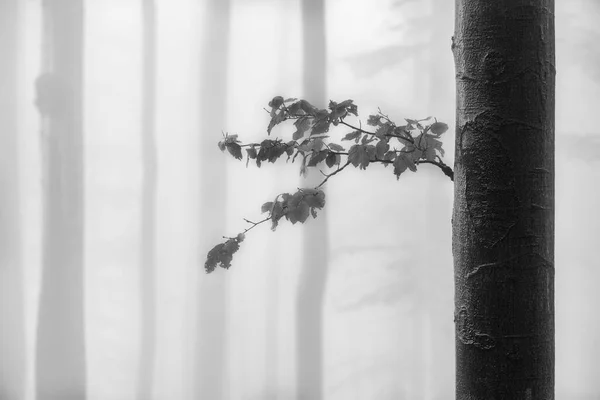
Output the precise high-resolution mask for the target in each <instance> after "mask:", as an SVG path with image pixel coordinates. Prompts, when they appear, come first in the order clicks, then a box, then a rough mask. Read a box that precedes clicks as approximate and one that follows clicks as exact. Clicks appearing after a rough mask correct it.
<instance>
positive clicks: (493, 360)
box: [452, 0, 555, 400]
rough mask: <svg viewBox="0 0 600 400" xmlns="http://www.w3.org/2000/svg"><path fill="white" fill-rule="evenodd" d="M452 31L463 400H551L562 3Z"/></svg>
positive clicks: (465, 0)
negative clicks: (558, 17) (557, 36)
mask: <svg viewBox="0 0 600 400" xmlns="http://www.w3.org/2000/svg"><path fill="white" fill-rule="evenodd" d="M455 29H456V30H455V37H454V42H453V46H452V47H453V51H454V56H455V63H456V83H457V126H456V162H455V170H454V181H455V194H454V196H455V198H454V214H453V255H454V260H455V261H454V262H455V289H456V291H455V316H454V317H455V323H456V399H457V400H474V399H477V400H500V399H528V400H536V399H539V400H542V399H544V400H550V399H554V83H555V64H554V1H553V0H507V1H488V0H457V2H456V28H455Z"/></svg>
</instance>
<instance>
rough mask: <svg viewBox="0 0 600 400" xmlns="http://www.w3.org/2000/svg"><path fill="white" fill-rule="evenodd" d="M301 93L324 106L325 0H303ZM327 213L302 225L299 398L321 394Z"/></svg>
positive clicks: (315, 174) (312, 177)
mask: <svg viewBox="0 0 600 400" xmlns="http://www.w3.org/2000/svg"><path fill="white" fill-rule="evenodd" d="M302 31H303V32H302V35H303V46H304V50H303V54H304V65H303V68H304V71H303V72H304V82H303V85H304V98H305V99H306V100H308V101H309V102H312V103H313V104H314V105H315V106H317V107H324V106H326V103H325V102H326V101H327V99H326V98H325V96H326V94H325V93H326V37H325V3H324V0H302ZM321 178H322V175H321V174H320V173H319V171H316V170H314V169H313V168H309V173H308V176H307V178H306V180H305V181H303V182H302V183H301V185H302V187H312V186H316V185H317V184H318V182H320V180H321ZM327 235H328V229H327V215H326V212H324V211H321V212H320V215H319V218H317V219H315V220H312V221H309V222H308V223H307V224H306V226H304V242H303V246H304V249H303V260H302V266H301V271H300V278H299V279H300V281H299V285H298V295H297V303H296V375H297V383H296V384H297V398H298V399H309V400H319V399H321V398H323V302H324V299H325V287H326V282H327V274H328V258H329V257H328V252H329V249H328V247H329V241H328V237H327Z"/></svg>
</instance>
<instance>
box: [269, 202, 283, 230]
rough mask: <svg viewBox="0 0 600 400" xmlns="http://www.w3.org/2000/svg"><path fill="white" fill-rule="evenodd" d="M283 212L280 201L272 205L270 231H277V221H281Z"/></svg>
mask: <svg viewBox="0 0 600 400" xmlns="http://www.w3.org/2000/svg"><path fill="white" fill-rule="evenodd" d="M283 215H284V212H283V205H282V204H281V202H280V201H276V202H275V204H273V208H272V209H271V230H272V231H275V229H277V224H278V223H279V220H280V219H281V217H283Z"/></svg>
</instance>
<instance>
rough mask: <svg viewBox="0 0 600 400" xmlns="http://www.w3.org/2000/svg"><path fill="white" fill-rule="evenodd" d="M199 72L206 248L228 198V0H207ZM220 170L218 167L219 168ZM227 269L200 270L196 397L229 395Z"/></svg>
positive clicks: (202, 213) (220, 222) (202, 218)
mask: <svg viewBox="0 0 600 400" xmlns="http://www.w3.org/2000/svg"><path fill="white" fill-rule="evenodd" d="M206 4H207V5H206V7H207V8H206V14H205V15H206V18H205V21H204V33H203V43H202V48H201V53H200V57H201V63H202V66H201V76H200V103H201V108H200V118H199V120H200V124H201V125H200V127H201V132H200V163H201V165H200V170H201V182H200V183H201V186H200V190H199V192H200V194H201V200H200V204H201V208H200V210H201V211H200V229H201V232H200V236H201V238H200V241H201V243H202V248H204V249H206V250H207V251H208V248H209V246H210V243H212V242H213V241H214V239H215V236H214V235H215V233H216V232H217V231H218V230H219V229H221V227H222V226H223V223H224V220H225V217H226V209H225V203H226V198H227V196H226V195H227V181H226V180H225V179H224V178H223V177H224V176H225V173H224V172H223V171H224V170H225V160H224V158H223V157H222V155H221V154H219V152H216V151H215V148H216V147H215V146H216V143H217V142H218V141H219V139H220V138H221V130H222V129H223V126H224V123H225V118H226V109H227V104H226V101H227V67H228V52H229V20H230V1H229V0H208V1H207V2H206ZM215 171H219V173H218V174H217V173H215ZM224 272H225V271H223V270H221V271H215V273H214V274H211V275H210V277H207V276H202V277H201V278H200V286H199V291H198V296H199V297H198V307H199V312H198V326H197V332H198V335H197V341H196V350H195V357H196V359H195V366H194V371H195V376H194V379H195V385H196V387H195V389H194V390H195V397H194V398H197V399H215V400H221V399H225V398H227V392H226V390H225V386H226V356H227V351H226V350H227V348H226V340H227V335H226V311H227V310H226V298H227V296H226V295H227V293H226V290H227V287H226V283H225V273H224Z"/></svg>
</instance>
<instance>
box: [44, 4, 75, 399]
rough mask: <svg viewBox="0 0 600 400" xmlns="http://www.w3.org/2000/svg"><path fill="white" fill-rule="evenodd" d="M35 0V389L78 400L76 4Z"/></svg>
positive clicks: (49, 395)
mask: <svg viewBox="0 0 600 400" xmlns="http://www.w3.org/2000/svg"><path fill="white" fill-rule="evenodd" d="M42 4H43V23H44V30H43V32H44V37H43V42H44V43H45V46H44V57H43V62H44V69H45V72H46V74H45V75H43V76H41V77H40V78H39V79H38V81H37V92H38V93H37V94H38V97H37V105H38V108H39V110H40V112H41V113H42V115H43V121H42V122H43V126H44V128H43V132H42V135H43V141H44V146H43V149H44V153H45V159H46V161H45V165H43V168H44V170H45V171H44V172H45V174H46V176H45V181H46V182H45V193H44V229H43V261H42V262H43V266H42V281H41V292H40V299H39V311H38V327H37V350H36V391H37V399H38V400H70V399H73V400H75V399H76V400H83V399H85V398H86V361H85V337H84V336H85V335H84V289H83V284H84V281H83V272H84V264H83V233H84V221H83V215H84V214H83V129H82V70H83V65H82V64H83V56H82V55H83V4H82V1H81V0H45V1H44V2H43V3H42Z"/></svg>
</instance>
